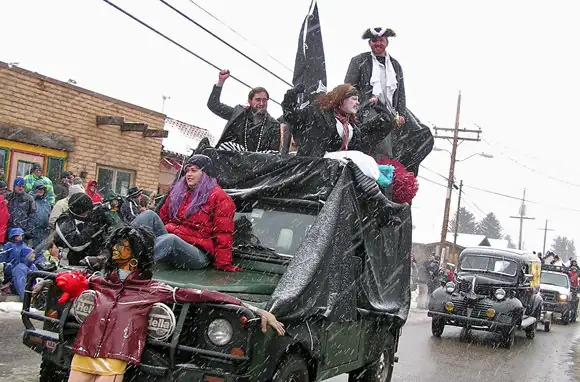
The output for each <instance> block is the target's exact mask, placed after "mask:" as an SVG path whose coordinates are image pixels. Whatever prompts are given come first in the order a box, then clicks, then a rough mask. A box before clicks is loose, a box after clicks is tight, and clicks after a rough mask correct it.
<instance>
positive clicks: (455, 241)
mask: <svg viewBox="0 0 580 382" xmlns="http://www.w3.org/2000/svg"><path fill="white" fill-rule="evenodd" d="M462 192H463V180H462V181H460V182H459V194H457V213H456V214H455V233H454V236H453V249H451V253H455V246H456V245H457V235H458V233H459V209H460V208H461V193H462Z"/></svg>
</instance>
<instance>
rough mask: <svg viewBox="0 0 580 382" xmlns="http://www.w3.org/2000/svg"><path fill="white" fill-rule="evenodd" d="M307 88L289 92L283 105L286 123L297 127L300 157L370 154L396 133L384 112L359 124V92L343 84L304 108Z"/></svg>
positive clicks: (294, 132)
mask: <svg viewBox="0 0 580 382" xmlns="http://www.w3.org/2000/svg"><path fill="white" fill-rule="evenodd" d="M302 92H304V86H303V85H298V86H296V87H295V88H293V89H290V90H288V91H287V92H286V95H285V96H284V100H283V101H282V109H283V111H284V121H285V122H288V123H290V124H292V126H293V127H294V131H293V136H294V141H295V143H296V145H297V146H298V151H297V155H299V156H310V157H323V156H324V155H325V154H326V153H327V152H334V151H339V150H358V151H361V152H363V153H368V152H369V150H370V148H371V147H372V145H373V143H374V142H376V141H378V140H381V139H384V138H385V137H386V136H387V135H388V134H389V132H390V131H391V129H392V125H393V124H392V119H391V118H390V116H389V115H388V113H383V112H381V110H379V111H378V112H374V113H373V117H372V118H367V120H366V121H365V122H364V123H363V124H360V125H359V124H358V123H357V117H356V114H357V111H358V108H359V100H358V91H357V90H356V88H354V87H353V86H351V85H349V84H342V85H339V86H337V87H336V88H334V89H333V90H331V91H330V92H328V93H326V94H321V95H319V96H318V97H317V99H316V102H314V103H312V104H310V105H308V106H307V107H304V108H301V107H300V105H299V104H298V95H299V94H300V93H302Z"/></svg>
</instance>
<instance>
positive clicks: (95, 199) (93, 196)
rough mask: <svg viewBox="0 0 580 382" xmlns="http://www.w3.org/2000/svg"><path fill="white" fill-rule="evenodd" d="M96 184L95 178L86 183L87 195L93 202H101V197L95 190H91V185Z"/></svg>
mask: <svg viewBox="0 0 580 382" xmlns="http://www.w3.org/2000/svg"><path fill="white" fill-rule="evenodd" d="M93 185H94V186H96V185H97V181H96V180H91V181H90V182H89V183H88V185H87V191H86V193H87V195H88V196H90V197H91V199H92V201H93V203H102V202H103V197H102V196H101V195H100V194H99V193H98V192H97V191H95V192H94V193H93V192H91V186H93Z"/></svg>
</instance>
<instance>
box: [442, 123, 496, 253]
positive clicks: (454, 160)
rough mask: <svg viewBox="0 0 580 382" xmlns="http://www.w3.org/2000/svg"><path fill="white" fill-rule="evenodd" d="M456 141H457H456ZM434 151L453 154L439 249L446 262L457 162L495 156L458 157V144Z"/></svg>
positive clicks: (482, 153) (484, 154) (480, 154)
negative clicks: (449, 148)
mask: <svg viewBox="0 0 580 382" xmlns="http://www.w3.org/2000/svg"><path fill="white" fill-rule="evenodd" d="M455 133H456V134H457V126H456V131H455ZM455 138H457V136H455ZM454 142H455V143H456V141H454ZM433 151H447V152H448V153H449V154H451V164H450V167H449V177H448V178H447V195H446V197H445V210H444V213H443V226H442V228H441V241H440V243H439V251H440V252H441V260H440V264H444V262H445V261H446V260H447V258H448V255H445V252H444V245H445V241H446V236H447V225H448V224H449V212H450V210H451V193H452V192H453V187H454V179H455V177H454V173H455V164H456V163H457V162H465V161H466V160H468V159H469V158H472V157H474V156H476V155H478V156H481V157H484V158H493V155H491V154H488V153H484V152H481V153H475V154H472V155H470V156H468V157H467V158H463V159H457V157H456V155H457V146H456V145H455V146H454V147H453V152H450V151H449V150H446V149H441V148H438V147H433ZM454 246H455V244H454Z"/></svg>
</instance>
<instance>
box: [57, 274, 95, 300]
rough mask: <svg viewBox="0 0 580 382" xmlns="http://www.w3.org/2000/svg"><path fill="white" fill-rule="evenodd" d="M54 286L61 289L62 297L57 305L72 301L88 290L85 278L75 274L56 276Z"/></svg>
mask: <svg viewBox="0 0 580 382" xmlns="http://www.w3.org/2000/svg"><path fill="white" fill-rule="evenodd" d="M56 285H58V287H59V288H60V289H62V292H63V293H62V295H61V296H60V298H59V299H58V303H59V304H64V303H65V302H67V301H68V300H71V299H72V300H74V299H75V298H77V297H78V296H80V295H81V293H83V292H84V291H86V290H87V289H89V282H88V280H87V278H86V277H85V276H84V275H83V274H81V273H77V272H66V273H60V274H58V275H57V276H56Z"/></svg>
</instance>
